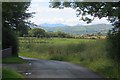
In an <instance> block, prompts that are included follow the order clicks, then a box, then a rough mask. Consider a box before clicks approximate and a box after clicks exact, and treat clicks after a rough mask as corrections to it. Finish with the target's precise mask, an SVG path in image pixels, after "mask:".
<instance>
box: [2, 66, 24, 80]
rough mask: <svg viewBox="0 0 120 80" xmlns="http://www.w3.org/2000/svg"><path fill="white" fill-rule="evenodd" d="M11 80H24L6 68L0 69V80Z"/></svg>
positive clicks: (21, 76)
mask: <svg viewBox="0 0 120 80" xmlns="http://www.w3.org/2000/svg"><path fill="white" fill-rule="evenodd" d="M12 78H14V79H15V78H16V80H24V78H25V76H23V75H21V74H19V73H18V72H16V71H14V70H11V69H8V68H3V69H2V80H12Z"/></svg>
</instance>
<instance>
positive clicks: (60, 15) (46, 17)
mask: <svg viewBox="0 0 120 80" xmlns="http://www.w3.org/2000/svg"><path fill="white" fill-rule="evenodd" d="M47 1H49V0H47ZM29 12H36V14H34V18H30V20H31V21H32V22H34V23H35V24H42V23H62V24H67V25H76V24H81V25H87V24H86V23H85V22H84V21H79V18H78V17H76V11H75V10H73V9H71V8H65V9H56V8H49V3H48V2H44V1H43V2H42V0H41V1H40V2H38V0H32V4H31V6H30V8H29ZM101 23H107V24H108V21H107V20H106V18H102V19H101V20H99V19H98V18H96V19H95V20H94V21H93V22H92V23H90V24H101Z"/></svg>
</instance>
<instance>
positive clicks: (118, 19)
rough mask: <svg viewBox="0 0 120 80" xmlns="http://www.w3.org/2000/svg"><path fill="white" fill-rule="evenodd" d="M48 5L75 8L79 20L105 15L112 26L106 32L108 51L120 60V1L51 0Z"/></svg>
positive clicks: (115, 58) (86, 20)
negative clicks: (79, 0) (80, 0)
mask: <svg viewBox="0 0 120 80" xmlns="http://www.w3.org/2000/svg"><path fill="white" fill-rule="evenodd" d="M83 1H84V0H83ZM58 3H59V4H58ZM50 7H51V8H60V9H63V8H64V7H71V8H73V9H75V10H76V15H77V17H80V15H81V16H82V17H80V20H83V21H85V22H87V23H91V22H92V21H93V20H94V18H95V17H98V18H99V19H101V18H103V17H107V18H108V21H110V22H111V23H112V25H113V26H114V28H113V29H112V30H110V31H109V33H108V38H107V39H108V43H109V45H108V53H109V55H110V56H111V57H112V59H114V60H117V61H120V2H104V1H103V2H78V1H77V0H73V1H70V0H58V2H55V1H54V0H52V1H51V2H50ZM61 7H62V8H61ZM88 15H89V16H92V18H91V17H88Z"/></svg>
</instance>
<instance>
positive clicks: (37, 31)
mask: <svg viewBox="0 0 120 80" xmlns="http://www.w3.org/2000/svg"><path fill="white" fill-rule="evenodd" d="M18 35H19V37H37V38H54V37H57V38H77V39H78V38H80V39H104V38H105V36H103V35H102V34H101V33H98V34H84V35H72V34H69V33H65V32H61V31H58V32H47V31H45V30H44V29H41V28H31V29H29V30H28V33H27V34H21V33H20V34H18Z"/></svg>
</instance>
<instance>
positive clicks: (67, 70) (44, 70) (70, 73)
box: [20, 56, 102, 78]
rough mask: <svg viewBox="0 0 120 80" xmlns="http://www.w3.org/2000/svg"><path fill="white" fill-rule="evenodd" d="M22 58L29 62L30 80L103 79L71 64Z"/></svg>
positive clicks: (27, 73)
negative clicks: (39, 79) (59, 79)
mask: <svg viewBox="0 0 120 80" xmlns="http://www.w3.org/2000/svg"><path fill="white" fill-rule="evenodd" d="M20 57H21V56H20ZM21 58H23V59H26V60H28V61H29V68H28V69H27V72H26V76H27V77H28V78H102V77H101V76H99V75H97V74H95V73H93V72H92V71H90V70H88V69H86V68H84V67H81V66H79V65H75V64H71V63H69V62H63V61H54V60H38V59H34V58H26V57H21Z"/></svg>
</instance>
